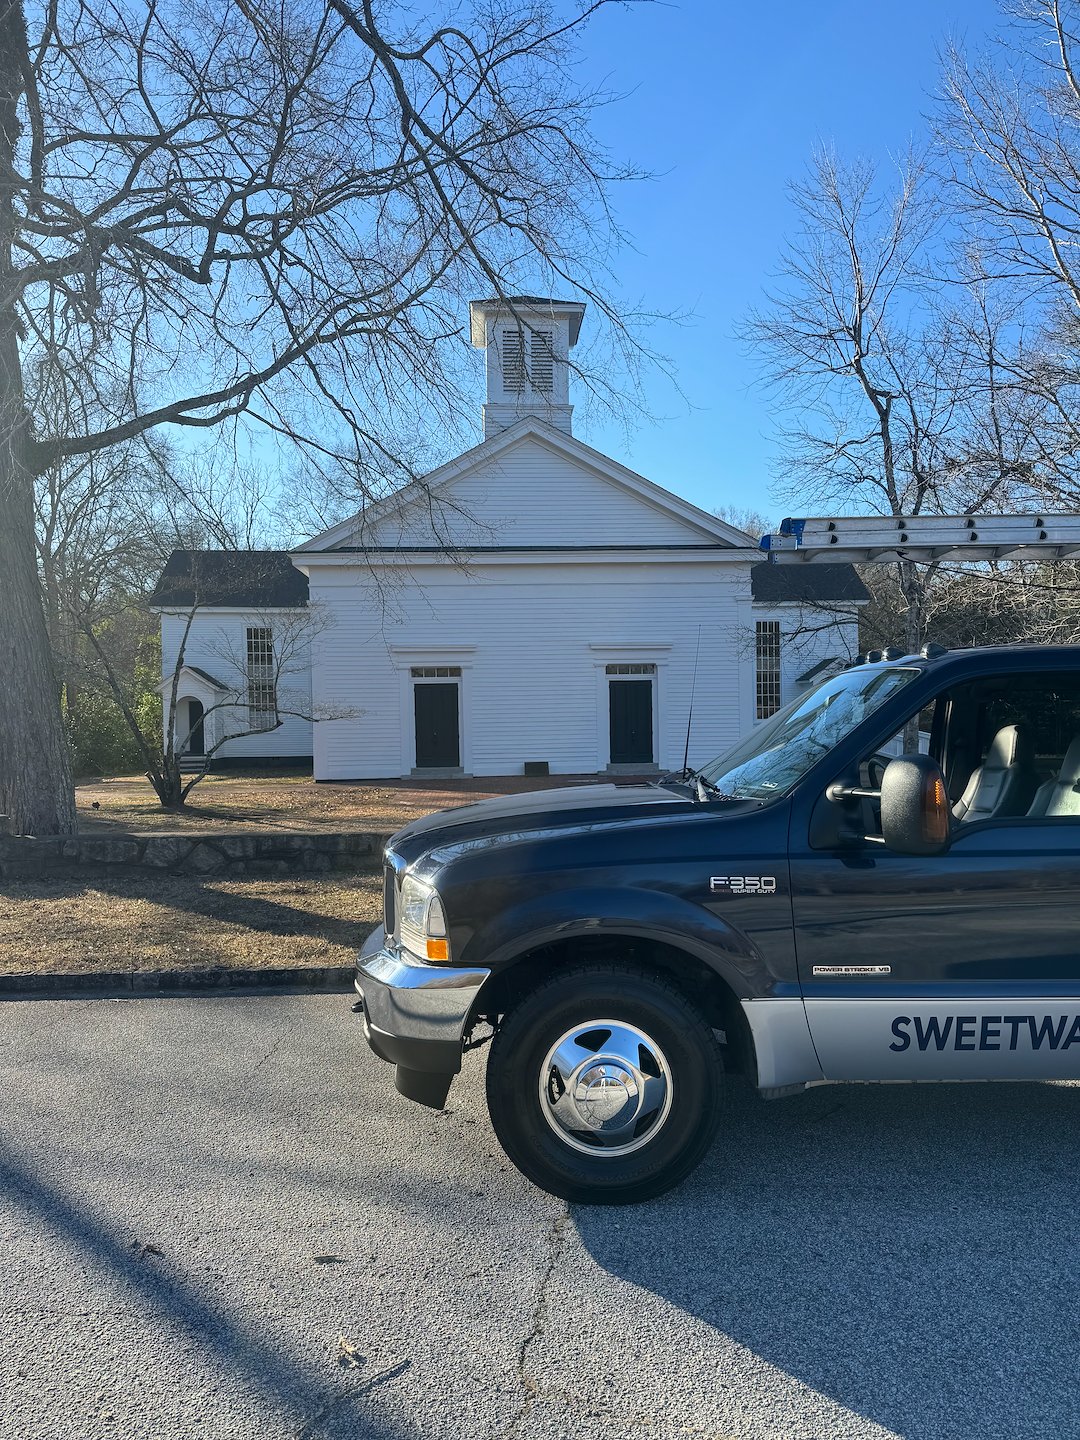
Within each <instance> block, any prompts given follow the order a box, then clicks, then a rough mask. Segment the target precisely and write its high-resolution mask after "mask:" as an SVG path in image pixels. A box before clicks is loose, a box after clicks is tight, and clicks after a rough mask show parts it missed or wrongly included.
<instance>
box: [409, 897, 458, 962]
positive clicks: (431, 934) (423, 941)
mask: <svg viewBox="0 0 1080 1440" xmlns="http://www.w3.org/2000/svg"><path fill="white" fill-rule="evenodd" d="M401 943H402V945H404V946H405V949H406V950H411V951H412V953H413V954H414V955H419V957H420V958H421V960H434V961H436V962H442V963H444V964H445V963H446V961H448V960H449V959H450V937H449V935H448V933H447V929H446V912H445V911H444V910H443V903H442V901H441V900H440V899H439V896H438V894H437V893H436V891H435V890H433V889H432V887H431V886H430V885H427V884H425V883H424V881H423V880H418V879H417V878H416V876H415V875H406V876H405V879H404V881H403V882H402V886H401Z"/></svg>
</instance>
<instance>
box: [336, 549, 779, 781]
mask: <svg viewBox="0 0 1080 1440" xmlns="http://www.w3.org/2000/svg"><path fill="white" fill-rule="evenodd" d="M756 558H757V557H756V556H751V557H749V558H748V559H747V561H746V563H745V565H744V564H742V563H737V562H736V563H732V562H727V563H723V564H721V563H697V564H692V565H684V564H679V563H678V561H676V560H674V559H670V560H668V559H664V560H657V561H647V562H646V561H637V562H631V561H629V560H628V561H627V562H625V563H620V564H611V563H607V564H602V565H601V564H596V563H592V564H590V563H584V562H582V563H567V564H560V565H557V566H556V565H550V566H544V565H541V564H536V563H529V562H528V561H527V560H526V559H524V558H523V560H522V563H521V564H514V565H513V566H493V565H488V566H486V567H485V566H484V565H478V566H476V567H474V568H473V569H472V570H471V571H470V572H468V573H464V572H462V571H459V570H455V569H454V568H453V567H451V566H449V565H447V564H445V562H444V563H442V564H441V565H432V566H429V567H426V568H425V569H423V570H417V571H416V572H414V574H413V575H412V576H410V577H407V578H406V577H403V576H402V574H401V573H400V572H398V573H397V574H396V575H395V576H394V579H393V581H392V582H391V584H390V588H389V590H388V591H387V592H385V593H380V591H379V589H378V587H377V586H376V584H375V583H374V582H373V581H372V578H371V576H370V574H369V573H368V572H367V571H366V570H364V569H362V568H361V566H360V565H357V566H356V567H355V568H353V567H351V566H350V567H347V568H344V567H326V568H324V569H320V568H319V567H318V565H317V563H314V564H313V565H312V573H311V582H312V599H313V600H314V601H315V602H317V603H318V604H319V605H320V606H322V607H324V608H325V610H326V611H327V613H330V614H332V615H333V616H334V617H335V620H336V624H335V625H334V628H333V629H332V631H330V632H328V633H327V634H325V635H323V636H321V637H319V638H318V639H317V640H316V642H315V645H314V653H313V664H314V673H313V694H314V700H315V703H316V704H317V705H322V706H324V707H330V708H334V709H345V708H348V709H351V710H352V711H354V712H356V713H354V715H353V717H352V718H350V719H347V720H337V721H324V722H321V723H320V724H319V725H317V726H316V727H315V736H314V740H315V775H316V778H317V779H324V780H345V779H360V778H368V777H371V778H377V777H390V776H396V775H402V774H408V773H409V771H410V770H411V769H412V768H413V765H414V761H415V748H414V739H415V733H414V732H415V727H414V723H413V714H412V692H411V683H412V682H411V677H410V669H411V667H412V666H413V665H424V664H429V665H430V664H442V665H459V666H460V667H461V672H462V674H461V687H462V707H461V708H462V734H461V740H462V761H463V768H464V769H465V771H466V772H467V773H471V774H477V775H515V774H517V775H520V774H521V773H522V765H523V763H524V762H525V761H526V760H546V761H547V762H548V764H549V766H550V768H551V771H552V773H553V774H581V773H593V772H595V771H598V770H603V769H604V768H605V767H606V766H607V764H608V760H609V754H608V710H607V677H606V675H605V666H606V665H607V664H609V663H612V662H614V661H633V660H635V659H637V660H643V661H648V662H651V663H655V664H656V666H657V682H656V683H657V717H656V718H657V733H656V736H655V742H656V746H657V748H656V755H657V761H658V763H659V765H660V766H661V768H667V769H674V768H677V767H678V766H680V765H681V764H682V758H683V746H684V743H685V736H686V718H687V710H688V706H689V701H690V685H691V679H692V675H693V666H694V652H695V648H696V646H697V639H698V626H699V624H700V625H701V655H700V661H699V670H698V682H697V694H696V699H695V706H694V729H693V736H692V740H691V748H690V757H691V761H696V762H697V763H699V764H700V763H703V762H704V761H706V760H708V759H710V758H712V756H714V755H715V754H717V753H719V752H720V751H721V750H723V749H724V748H726V747H727V746H728V745H731V744H733V743H734V742H735V740H736V739H738V737H739V735H740V734H742V733H743V732H744V731H745V729H746V728H747V727H748V725H749V724H750V722H751V715H752V703H753V670H752V667H748V666H747V664H746V662H745V658H744V656H745V651H746V646H747V644H749V645H750V646H751V647H752V644H753V632H752V622H751V614H750V601H749V590H750V582H749V571H750V565H751V564H752V563H754V561H755V560H756Z"/></svg>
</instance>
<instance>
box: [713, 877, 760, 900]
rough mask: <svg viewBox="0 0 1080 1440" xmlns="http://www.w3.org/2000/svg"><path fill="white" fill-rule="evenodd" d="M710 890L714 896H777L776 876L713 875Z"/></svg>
mask: <svg viewBox="0 0 1080 1440" xmlns="http://www.w3.org/2000/svg"><path fill="white" fill-rule="evenodd" d="M709 889H710V890H711V891H712V893H713V894H714V895H775V894H776V876H775V875H711V876H710V877H709Z"/></svg>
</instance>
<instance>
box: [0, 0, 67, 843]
mask: <svg viewBox="0 0 1080 1440" xmlns="http://www.w3.org/2000/svg"><path fill="white" fill-rule="evenodd" d="M23 23H24V22H23V17H22V7H21V5H19V4H16V3H14V0H0V813H4V814H6V815H7V817H8V825H9V827H10V828H12V829H14V830H15V832H16V833H17V834H25V835H56V834H65V835H66V834H71V833H72V832H73V831H74V830H75V828H76V820H75V795H74V791H73V789H72V784H71V762H70V759H69V757H68V747H67V737H66V735H65V733H64V724H63V719H62V716H61V714H60V705H59V700H58V697H57V693H56V684H55V679H54V676H53V672H52V659H51V655H50V650H49V635H48V630H47V628H46V625H45V612H44V610H43V609H42V604H41V586H40V584H39V581H38V574H37V555H36V551H35V546H34V501H33V482H32V478H31V474H30V469H29V466H28V464H27V450H28V443H29V438H30V437H29V426H28V421H27V415H26V407H25V402H24V397H23V386H22V369H21V365H20V360H19V343H18V322H17V320H16V317H15V310H14V307H13V305H12V303H11V298H10V297H11V293H12V285H11V277H12V274H13V264H12V244H11V238H12V200H11V190H10V188H9V187H8V186H6V185H4V183H3V182H4V181H7V180H8V179H9V177H11V176H12V175H13V174H14V160H15V143H16V140H17V138H18V126H19V121H18V113H17V105H18V97H19V94H20V92H21V82H20V79H19V73H18V66H17V59H16V57H17V56H18V55H19V54H20V53H21V51H22V49H23V46H22V44H21V43H20V32H21V27H22V26H23ZM5 302H6V303H5Z"/></svg>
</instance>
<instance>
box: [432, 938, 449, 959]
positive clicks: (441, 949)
mask: <svg viewBox="0 0 1080 1440" xmlns="http://www.w3.org/2000/svg"><path fill="white" fill-rule="evenodd" d="M427 958H428V959H429V960H443V961H446V960H449V959H450V941H449V940H428V941H427Z"/></svg>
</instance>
